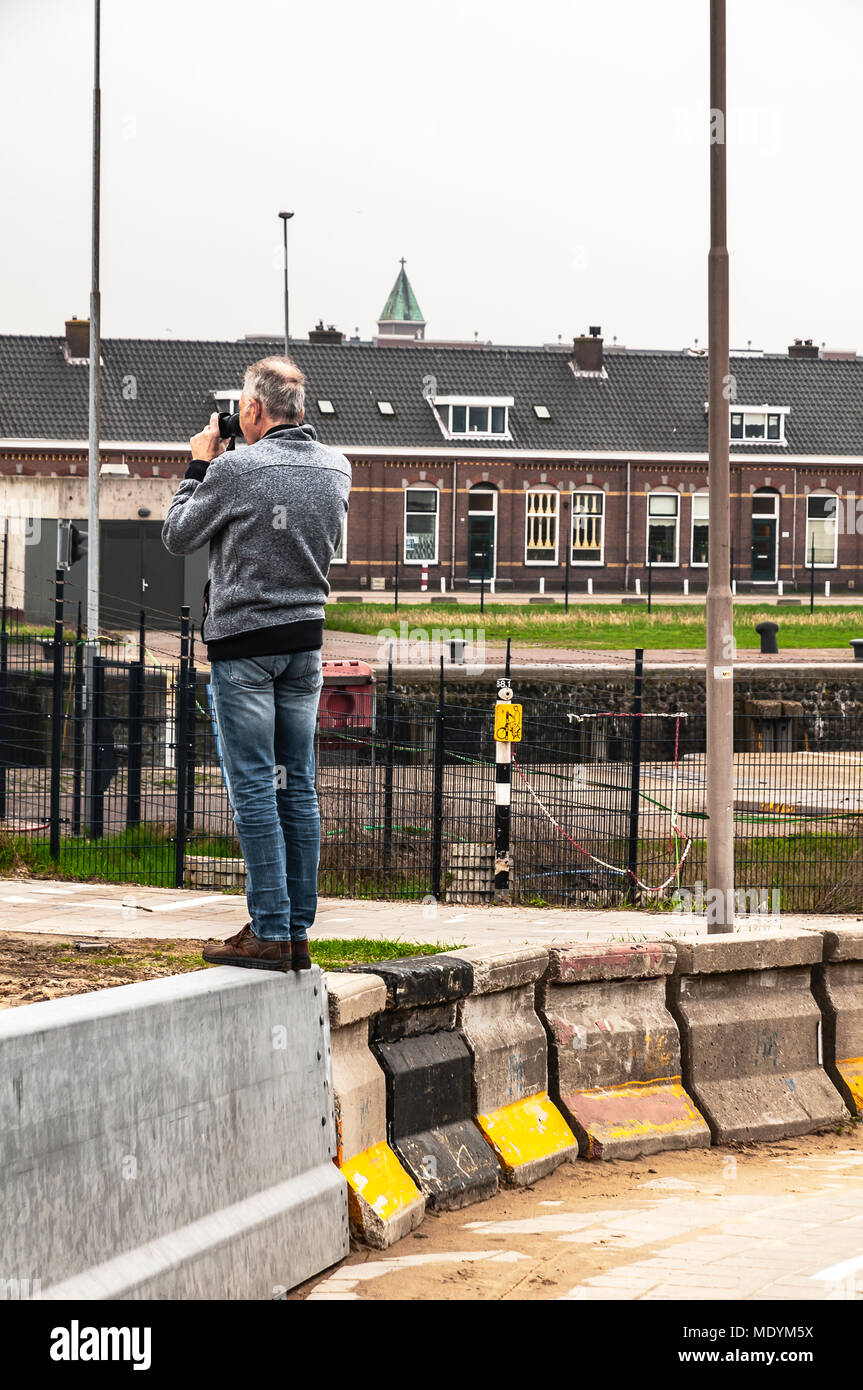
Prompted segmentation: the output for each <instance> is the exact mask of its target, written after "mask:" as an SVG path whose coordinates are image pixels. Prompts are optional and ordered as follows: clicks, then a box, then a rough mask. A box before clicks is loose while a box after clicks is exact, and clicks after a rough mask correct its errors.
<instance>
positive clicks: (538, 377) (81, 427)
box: [0, 335, 863, 457]
mask: <svg viewBox="0 0 863 1390" xmlns="http://www.w3.org/2000/svg"><path fill="white" fill-rule="evenodd" d="M62 344H63V339H60V338H31V337H18V336H11V335H9V336H0V438H6V439H10V438H17V439H21V438H26V439H77V440H83V439H86V437H87V368H86V366H73V365H70V364H68V363H67V362H66V360H65V358H64V356H63V349H62ZM281 349H282V344H281V342H280V341H279V340H274V341H272V342H251V343H250V342H244V341H240V342H229V343H215V342H180V341H175V340H159V339H139V340H132V339H128V340H127V339H119V338H118V339H108V340H106V341H105V342H104V343H103V362H104V370H103V391H102V438H103V439H104V440H106V441H110V440H127V441H136V442H138V441H139V442H141V443H142V444H144V443H148V442H173V441H176V442H177V443H184V442H185V441H186V440H187V439H188V437H189V435H191V434H194V433H195V432H196V431H197V430H198V429H200V427H201V425H202V423H203V421H204V420H205V419H206V417H207V415H208V413H209V412H210V411H211V410H212V409H213V400H212V395H211V392H212V391H214V390H229V389H231V388H234V387H236V388H237V390H238V391H239V388H240V386H241V383H242V379H243V372H244V369H245V367H246V366H248V364H249V363H250V362H252V361H254V360H256V359H257V358H259V357H263V356H266V355H267V354H268V353H271V352H280V351H281ZM291 352H292V355H293V356H294V357H295V358H296V360H297V361H298V362H299V364H300V366H301V367H302V368H303V371H304V372H305V373H306V377H307V383H308V390H307V419H308V420H309V421H310V422H311V423H312V424H314V425H315V427H316V429H317V430H318V433H319V435H320V438H321V439H322V440H323V441H324V442H325V443H329V444H333V445H337V446H338V445H341V446H344V447H349V448H361V447H362V446H363V445H366V446H372V445H376V446H387V445H392V448H393V450H394V451H397V450H399V449H405V448H412V447H413V448H418V447H432V448H434V447H437V448H440V447H441V446H445V445H446V441H445V440H444V438H443V436H442V435H441V432H440V429H439V428H438V425H437V422H436V421H435V418H434V416H433V414H432V412H431V409H430V408H429V405H428V403H427V401H426V400H425V399H424V397H423V385H424V382H426V381H427V378H429V377H433V378H434V379H435V383H436V387H435V389H436V391H437V394H438V395H480V396H482V395H484V396H512V397H513V398H514V400H515V405H514V407H513V408H512V409H511V411H510V427H511V432H512V441H511V443H510V444H501V443H500V442H494V441H481V440H473V439H471V440H469V441H465V442H464V443H463V444H461V445H460V444H459V443H452V444H450V445H449V446H448V447H449V448H451V449H452V450H453V451H454V452H458V450H459V449H460V448H466V447H470V448H472V449H477V448H478V449H484V450H495V451H498V452H499V451H500V450H501V449H506V448H518V449H531V450H540V451H541V450H543V449H554V450H572V451H573V452H577V451H579V450H583V451H587V450H591V451H597V450H598V451H605V450H608V451H623V452H627V451H632V452H645V451H650V452H662V453H669V454H674V453H682V452H696V453H705V452H706V450H707V417H706V414H705V409H704V403H705V400H706V398H707V361H706V358H704V357H696V356H691V355H689V354H687V353H674V352H637V351H636V352H633V351H628V352H623V351H617V352H615V351H612V352H608V353H607V354H606V358H605V365H606V369H607V377H606V378H599V377H593V376H584V377H577V376H575V375H573V372H572V371H571V369H570V366H569V356H568V354H567V353H566V352H561V351H554V350H551V351H548V350H543V349H541V348H503V347H500V348H498V347H488V348H485V349H483V350H482V351H464V350H461V349H458V348H435V347H411V348H399V347H376V346H374V345H372V344H343V345H334V344H311V343H300V342H297V343H292V345H291ZM731 370H732V373H733V375H734V376H735V378H736V382H737V400H738V401H739V402H740V403H741V404H743V405H749V406H758V405H762V404H769V405H772V406H788V407H790V412H791V413H790V414H789V416H788V417H787V421H786V437H787V441H788V443H787V450H786V451H783V450H782V449H781V447H777V446H771V445H762V446H759V445H741V444H737V443H735V444H734V445H733V446H732V447H733V450H734V452H735V453H737V454H740V453H746V454H750V455H751V456H752V457H759V456H761V457H763V456H764V455H765V454H769V455H772V456H774V457H775V456H776V454H781V453H782V452H788V453H795V454H816V455H817V454H857V455H863V359H861V358H857V359H852V360H844V361H842V360H840V361H807V360H795V359H791V358H788V357H787V356H784V355H778V354H777V355H771V356H764V357H740V358H732V363H731ZM321 398H326V399H328V400H330V401H332V402H333V404H334V406H335V410H336V413H335V415H330V416H322V415H321V414H320V412H319V410H318V407H317V401H318V399H321ZM379 400H386V401H390V402H391V403H392V406H393V408H394V410H395V415H394V416H383V415H381V413H380V411H379V410H378V407H377V402H378V401H379ZM534 405H545V406H547V407H548V409H549V412H550V416H551V418H550V419H548V420H539V419H537V417H536V415H535V412H534V410H533V407H534Z"/></svg>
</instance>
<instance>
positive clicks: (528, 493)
mask: <svg viewBox="0 0 863 1390" xmlns="http://www.w3.org/2000/svg"><path fill="white" fill-rule="evenodd" d="M537 494H542V495H544V496H547V497H549V496H550V497H554V498H556V499H557V500H556V502H555V508H554V559H553V560H529V559H528V558H527V552H528V543H527V542H528V527H529V524H530V498H531V497H532V496H536V495H537ZM559 555H560V489H559V488H556V487H550V486H549V485H548V484H547V483H538V484H537V485H536V487H529V488H525V493H524V563H525V564H526V565H529V566H530V567H531V568H532V569H536V568H542V569H550V568H551V567H552V566H553V565H557V564H559V563H560V561H559V558H558V557H559Z"/></svg>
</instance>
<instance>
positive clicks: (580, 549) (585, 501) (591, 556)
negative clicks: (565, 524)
mask: <svg viewBox="0 0 863 1390" xmlns="http://www.w3.org/2000/svg"><path fill="white" fill-rule="evenodd" d="M604 544H605V493H604V492H574V493H573V494H572V557H571V558H572V563H573V564H574V565H601V564H603V563H604V560H603V546H604Z"/></svg>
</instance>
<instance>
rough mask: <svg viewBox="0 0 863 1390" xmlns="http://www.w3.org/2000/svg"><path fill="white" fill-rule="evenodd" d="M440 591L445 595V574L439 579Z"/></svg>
mask: <svg viewBox="0 0 863 1390" xmlns="http://www.w3.org/2000/svg"><path fill="white" fill-rule="evenodd" d="M440 591H441V593H442V594H445V593H446V575H445V574H442V575H441V577H440Z"/></svg>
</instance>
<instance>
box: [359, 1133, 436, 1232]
mask: <svg viewBox="0 0 863 1390" xmlns="http://www.w3.org/2000/svg"><path fill="white" fill-rule="evenodd" d="M341 1170H342V1172H343V1173H344V1175H345V1177H346V1178H347V1180H348V1186H349V1188H350V1191H349V1193H348V1208H349V1210H350V1214H351V1216H352V1217H354V1219H355V1220H359V1213H358V1211H357V1210H356V1208H357V1207H358V1203H357V1196H359V1197H362V1199H363V1201H364V1202H367V1203H368V1205H369V1206H370V1207H371V1209H372V1211H374V1212H375V1213H376V1214H377V1215H378V1216H379V1217H380V1219H381V1221H389V1220H390V1219H391V1218H392V1217H393V1216H397V1215H398V1213H399V1212H400V1211H403V1210H404V1208H405V1207H407V1206H410V1204H411V1202H416V1201H417V1200H418V1198H419V1197H420V1196H421V1193H420V1190H419V1188H418V1187H417V1186H416V1184H415V1182H414V1181H413V1178H411V1177H410V1176H409V1175H408V1173H406V1172H405V1170H404V1168H403V1167H402V1165H401V1164H400V1163H399V1160H398V1159H397V1158H396V1156H395V1154H394V1153H393V1151H392V1149H391V1148H390V1146H389V1144H387V1143H385V1142H383V1141H382V1142H381V1143H380V1144H372V1146H371V1148H370V1149H364V1150H363V1152H362V1153H361V1154H357V1156H356V1158H349V1159H348V1161H347V1162H346V1163H343V1164H342V1165H341ZM354 1194H357V1196H355V1195H354Z"/></svg>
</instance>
